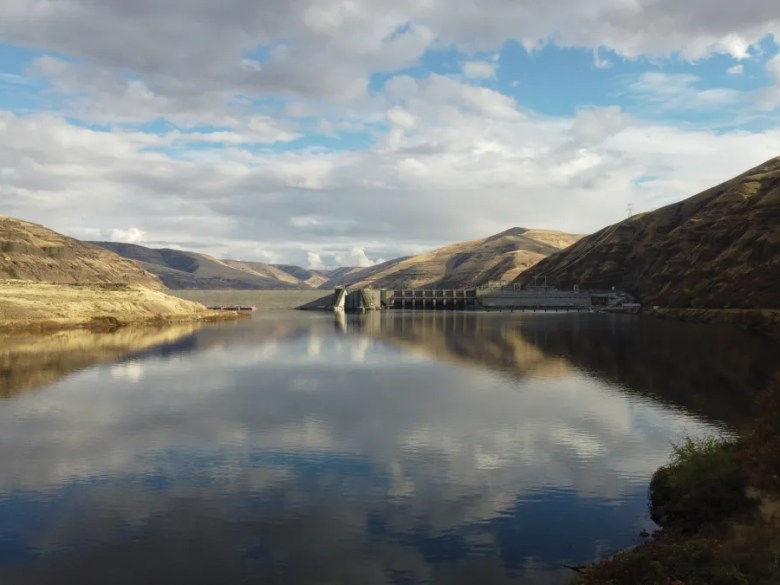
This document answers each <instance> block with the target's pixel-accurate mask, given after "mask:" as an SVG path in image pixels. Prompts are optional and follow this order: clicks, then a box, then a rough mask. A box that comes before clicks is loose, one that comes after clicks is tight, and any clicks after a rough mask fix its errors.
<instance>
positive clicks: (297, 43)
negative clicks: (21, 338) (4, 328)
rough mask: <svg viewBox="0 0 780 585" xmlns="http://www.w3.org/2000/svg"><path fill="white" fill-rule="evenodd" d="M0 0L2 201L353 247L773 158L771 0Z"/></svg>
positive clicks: (79, 224) (40, 213)
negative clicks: (145, 0) (738, 0)
mask: <svg viewBox="0 0 780 585" xmlns="http://www.w3.org/2000/svg"><path fill="white" fill-rule="evenodd" d="M738 8H739V7H735V6H733V5H732V4H731V3H726V2H704V0H696V1H693V2H689V3H686V4H685V5H684V6H677V5H676V4H675V5H673V4H671V3H665V2H660V1H659V0H653V1H650V0H640V1H631V2H629V1H628V0H594V1H593V2H590V3H588V4H587V6H586V5H576V4H575V5H572V4H571V3H567V2H563V1H562V0H548V1H545V2H543V1H542V0H529V1H528V2H523V3H504V2H499V1H498V0H490V1H487V2H476V0H457V1H455V2H444V1H443V0H430V1H429V2H427V3H419V2H412V1H411V0H399V2H396V3H394V4H393V5H392V6H387V5H385V3H381V2H379V1H378V0H362V1H357V0H355V1H337V0H325V1H323V0H319V1H316V2H315V1H314V0H298V1H296V2H286V3H280V2H274V1H265V2H262V1H261V2H252V1H250V0H229V1H228V2H223V3H220V4H216V3H213V2H209V1H208V0H196V1H194V2H185V1H184V0H167V1H164V2H157V3H150V4H149V5H143V4H142V5H133V4H128V3H126V2H120V1H119V0H107V1H106V2H102V3H100V4H95V3H90V2H85V1H76V2H67V3H66V2H52V3H49V4H46V5H41V4H39V3H36V2H34V1H33V0H11V1H10V2H6V3H3V6H2V7H0V134H2V139H0V213H4V214H7V215H14V216H18V217H22V218H24V219H28V220H32V221H36V222H40V223H44V224H46V225H48V226H50V227H53V228H55V229H57V230H59V231H62V232H65V233H68V234H71V235H74V236H76V237H81V238H87V239H113V240H122V241H132V242H136V243H140V244H145V245H152V246H173V247H176V246H179V247H184V248H196V249H198V250H201V251H206V252H210V253H213V254H215V255H217V256H231V257H238V258H243V259H252V260H262V261H271V262H291V263H298V264H303V265H309V266H312V267H316V266H333V265H343V264H361V265H368V264H370V263H372V262H377V261H381V260H383V259H387V258H391V257H394V256H398V255H406V254H410V253H415V252H419V251H422V250H425V249H429V248H432V247H435V246H438V245H442V244H446V243H451V242H454V241H459V240H464V239H471V238H477V237H485V236H488V235H491V234H493V233H496V232H499V231H502V230H504V229H507V228H510V227H513V226H524V227H535V228H549V229H558V230H563V231H570V232H578V233H587V232H590V231H594V230H596V229H598V228H600V227H603V226H604V225H607V224H609V223H612V222H614V221H618V220H620V219H622V218H623V217H624V216H625V214H626V209H627V207H628V206H629V205H631V206H633V208H634V209H635V210H637V211H645V210H650V209H653V208H656V207H658V206H660V205H663V204H666V203H670V202H673V201H677V200H680V199H682V198H685V197H688V196H690V195H693V194H695V193H696V192H697V191H699V190H702V189H704V188H706V187H709V186H711V185H713V184H716V183H718V182H720V181H722V180H725V179H727V178H729V177H731V176H733V175H736V174H739V173H741V172H743V171H745V170H747V169H748V168H750V167H752V166H755V165H757V164H760V163H762V162H763V161H765V160H766V159H768V158H772V157H774V156H777V155H779V154H780V133H779V132H778V124H777V121H778V105H780V56H778V43H777V39H778V33H779V32H780V8H778V7H776V6H775V3H773V2H768V1H763V0H753V1H751V2H748V3H747V5H745V6H742V7H741V8H739V9H738Z"/></svg>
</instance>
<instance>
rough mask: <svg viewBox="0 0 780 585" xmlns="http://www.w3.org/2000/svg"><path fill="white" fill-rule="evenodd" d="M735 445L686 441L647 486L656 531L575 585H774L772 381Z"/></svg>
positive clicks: (777, 442) (779, 552)
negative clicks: (758, 412)
mask: <svg viewBox="0 0 780 585" xmlns="http://www.w3.org/2000/svg"><path fill="white" fill-rule="evenodd" d="M759 404H760V406H761V412H762V413H763V414H762V415H761V416H760V417H759V419H758V420H756V421H755V422H754V424H752V425H751V426H750V428H749V429H748V430H746V432H745V433H744V434H743V435H742V436H741V437H740V438H739V439H737V440H734V441H722V440H713V439H701V440H688V441H686V442H685V443H683V444H682V445H678V446H676V447H675V451H674V454H673V456H672V459H671V461H670V463H669V464H668V465H666V466H664V467H662V468H661V469H659V470H658V471H657V472H656V474H655V476H654V477H653V481H652V483H651V487H650V497H651V512H652V515H653V519H654V520H655V521H656V522H658V523H659V524H660V525H661V526H662V527H663V530H662V531H660V532H659V533H657V534H656V536H655V537H654V538H653V539H652V540H651V541H650V542H648V543H646V544H644V545H642V546H639V547H637V548H635V549H633V550H630V551H626V552H624V553H620V554H618V555H616V556H615V557H613V558H611V559H606V560H604V561H602V562H600V563H598V564H596V565H594V566H592V567H591V568H590V569H589V570H588V571H587V572H586V573H585V574H584V575H583V576H582V577H579V578H577V579H576V580H575V583H577V584H578V585H733V584H744V585H776V584H777V583H780V416H778V412H780V379H778V380H776V381H775V383H774V384H773V385H772V386H771V387H770V388H769V389H768V390H767V391H766V392H765V393H764V394H763V396H761V398H760V400H759Z"/></svg>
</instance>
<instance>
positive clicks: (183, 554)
mask: <svg viewBox="0 0 780 585" xmlns="http://www.w3.org/2000/svg"><path fill="white" fill-rule="evenodd" d="M777 349H778V348H777V346H775V345H773V344H772V343H770V342H768V341H764V340H763V339H761V338H759V337H754V336H751V335H749V334H747V333H743V332H740V331H738V330H734V329H731V328H728V327H725V326H724V327H719V326H714V325H709V326H704V325H689V324H682V323H674V322H666V321H656V320H652V319H639V318H635V317H630V316H620V315H608V314H589V313H588V314H585V313H582V314H581V313H572V314H546V313H466V312H464V313H450V312H416V313H415V312H406V313H404V312H386V313H384V314H378V313H376V314H368V315H364V316H344V315H334V314H327V313H301V312H293V311H279V312H264V313H256V314H255V315H254V316H253V317H252V318H251V319H246V320H241V321H236V322H229V323H222V324H218V325H209V326H205V327H201V328H196V327H194V326H178V327H177V328H170V329H156V330H119V331H118V332H116V333H115V334H95V333H89V332H64V333H60V334H56V335H50V336H31V335H30V336H5V337H3V338H2V339H0V384H2V385H0V398H2V399H0V469H2V473H0V583H3V584H4V585H8V584H17V583H18V584H25V585H27V584H37V583H57V584H62V583H78V584H88V583H111V584H121V583H165V584H167V585H171V584H177V583H182V584H185V583H186V584H192V583H280V584H281V583H283V584H298V583H301V584H315V583H316V584H325V583H328V584H330V583H332V584H334V585H336V584H339V585H340V584H361V585H373V584H385V583H387V584H422V583H435V584H448V585H458V584H466V583H481V584H490V583H501V584H503V583H518V584H525V583H544V584H548V583H553V584H554V583H563V582H565V580H566V579H567V578H568V577H569V576H570V574H571V573H570V571H569V570H568V569H566V568H564V567H563V566H562V565H564V564H578V563H584V562H589V561H592V560H597V559H599V558H601V557H603V556H605V555H609V554H611V553H614V552H616V551H618V550H620V549H622V548H625V547H628V546H632V545H635V544H637V543H639V542H641V537H640V536H639V533H640V532H641V531H642V530H652V529H653V524H652V522H651V521H650V520H649V518H648V513H647V485H648V481H649V479H650V477H651V475H652V473H653V471H654V470H655V469H656V468H657V467H658V466H660V465H662V464H663V463H664V462H665V461H666V460H667V457H668V456H669V453H670V451H671V444H672V443H673V442H674V441H678V440H680V439H681V438H682V437H683V436H685V435H702V434H710V433H729V432H732V430H733V429H734V428H736V427H738V426H739V425H740V424H742V423H744V422H745V421H747V420H749V418H750V416H751V410H750V404H751V398H752V396H753V395H754V394H755V392H757V391H758V390H759V389H761V388H762V387H763V386H764V385H765V384H766V383H767V382H768V380H769V379H770V377H771V376H772V375H773V373H774V369H775V368H776V367H777V366H776V365H775V363H776V355H777Z"/></svg>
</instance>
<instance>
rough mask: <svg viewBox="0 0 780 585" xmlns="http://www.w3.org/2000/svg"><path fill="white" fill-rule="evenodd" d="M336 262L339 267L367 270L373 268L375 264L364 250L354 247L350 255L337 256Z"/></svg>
mask: <svg viewBox="0 0 780 585" xmlns="http://www.w3.org/2000/svg"><path fill="white" fill-rule="evenodd" d="M335 261H336V264H337V265H338V266H360V267H361V268H365V267H367V266H373V265H374V264H375V262H374V261H373V260H371V259H370V258H369V257H368V256H367V255H366V251H365V250H364V249H363V248H359V247H354V248H352V249H351V250H349V252H348V253H346V254H344V253H342V254H336V255H335Z"/></svg>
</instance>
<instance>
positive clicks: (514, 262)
mask: <svg viewBox="0 0 780 585" xmlns="http://www.w3.org/2000/svg"><path fill="white" fill-rule="evenodd" d="M580 238H582V236H581V235H577V234H567V233H564V232H557V231H551V230H534V229H527V228H521V227H515V228H511V229H508V230H506V231H504V232H501V233H500V234H495V235H493V236H489V237H487V238H483V239H480V240H470V241H467V242H459V243H457V244H451V245H449V246H444V247H442V248H437V249H436V250H432V251H430V252H426V253H424V254H419V255H417V256H410V257H407V258H398V259H396V260H390V261H389V262H385V263H384V264H379V265H377V266H371V267H369V268H363V269H350V270H346V271H341V272H336V273H334V275H333V276H331V278H330V279H329V280H328V281H327V283H326V284H325V285H324V286H326V287H328V288H331V287H333V286H337V285H353V286H373V287H377V288H440V289H441V288H467V287H472V286H478V285H480V284H484V283H486V282H488V281H491V280H507V281H510V280H513V279H514V278H516V277H517V276H518V275H519V274H520V273H522V272H523V271H525V270H528V269H529V268H531V267H532V266H534V265H536V263H537V262H539V261H540V260H542V259H544V258H546V257H547V256H549V255H550V254H554V253H555V252H558V251H560V250H561V249H563V248H566V247H568V246H570V245H572V244H574V243H575V242H577V241H578V240H579V239H580Z"/></svg>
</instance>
